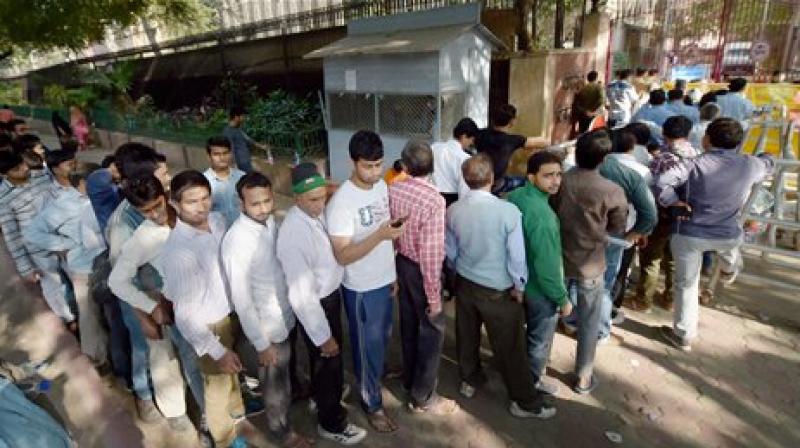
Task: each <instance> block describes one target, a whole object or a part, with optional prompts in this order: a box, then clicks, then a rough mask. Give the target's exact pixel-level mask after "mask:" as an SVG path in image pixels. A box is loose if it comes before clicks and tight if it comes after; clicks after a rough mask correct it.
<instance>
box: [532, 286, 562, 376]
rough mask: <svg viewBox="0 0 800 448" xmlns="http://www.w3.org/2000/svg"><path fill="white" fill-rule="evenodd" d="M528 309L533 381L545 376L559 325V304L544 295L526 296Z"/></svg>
mask: <svg viewBox="0 0 800 448" xmlns="http://www.w3.org/2000/svg"><path fill="white" fill-rule="evenodd" d="M525 308H526V311H527V314H526V320H527V338H528V363H529V364H530V369H531V376H532V377H533V383H534V384H536V383H538V382H539V380H540V379H541V377H543V376H544V372H545V368H546V367H547V361H548V360H549V359H550V351H551V350H552V348H553V335H554V334H555V332H556V326H558V305H556V304H555V302H553V301H552V300H550V299H546V298H544V297H532V296H528V295H526V296H525Z"/></svg>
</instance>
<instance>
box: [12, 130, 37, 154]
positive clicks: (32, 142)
mask: <svg viewBox="0 0 800 448" xmlns="http://www.w3.org/2000/svg"><path fill="white" fill-rule="evenodd" d="M41 143H42V139H41V138H39V136H38V135H36V134H22V135H20V136H19V137H17V138H15V139H14V141H13V143H12V146H13V147H14V149H15V150H16V151H19V152H23V151H27V150H29V149H33V148H35V147H36V145H38V144H41Z"/></svg>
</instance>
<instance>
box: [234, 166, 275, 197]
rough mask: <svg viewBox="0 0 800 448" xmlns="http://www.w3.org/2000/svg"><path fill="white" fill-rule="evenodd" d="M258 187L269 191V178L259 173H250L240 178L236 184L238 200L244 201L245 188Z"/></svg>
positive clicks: (270, 187) (270, 185) (270, 186)
mask: <svg viewBox="0 0 800 448" xmlns="http://www.w3.org/2000/svg"><path fill="white" fill-rule="evenodd" d="M258 187H261V188H269V189H270V190H271V189H272V182H270V180H269V177H267V176H265V175H263V174H261V173H259V172H258V171H250V172H249V173H247V174H245V175H244V176H242V178H241V179H239V181H238V182H236V193H237V194H238V195H239V199H241V200H244V189H245V188H258Z"/></svg>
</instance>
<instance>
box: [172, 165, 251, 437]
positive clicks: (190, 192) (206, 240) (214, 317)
mask: <svg viewBox="0 0 800 448" xmlns="http://www.w3.org/2000/svg"><path fill="white" fill-rule="evenodd" d="M170 199H171V200H170V202H171V204H172V205H173V207H175V210H176V211H177V214H178V219H177V221H176V223H175V228H174V229H173V230H172V232H171V233H170V235H169V238H168V239H167V242H166V244H165V245H164V249H163V251H164V253H166V254H169V257H164V258H163V260H162V268H163V270H164V295H165V296H166V297H167V299H169V300H170V301H172V303H173V304H174V307H175V323H176V324H177V325H178V330H180V332H181V334H183V336H184V337H185V338H186V339H187V340H188V341H189V344H191V346H192V347H193V348H194V350H195V352H196V353H197V356H199V357H200V372H201V373H202V375H203V386H204V390H203V395H204V402H205V403H207V406H206V420H207V423H208V429H209V431H210V432H211V436H212V438H213V439H214V444H215V446H218V447H228V446H231V445H233V446H242V444H244V443H246V442H244V440H242V439H240V438H237V437H236V421H235V420H234V418H233V417H232V416H234V415H243V414H244V404H243V403H242V396H241V393H240V388H239V378H238V376H237V374H238V373H239V372H240V371H241V370H242V362H241V360H240V359H239V357H238V356H237V355H236V353H234V351H233V347H234V343H235V340H236V337H237V333H238V326H239V324H238V322H237V320H236V317H235V316H233V315H231V313H232V311H233V310H232V307H231V303H230V300H229V298H228V291H227V287H226V284H225V278H224V275H223V273H222V268H221V263H220V262H219V249H220V244H221V243H222V237H223V235H224V234H225V219H224V218H223V217H222V215H220V214H218V213H211V185H209V183H208V179H206V178H205V176H203V174H202V173H200V172H199V171H194V170H187V171H184V172H182V173H180V174H178V175H177V176H175V178H173V179H172V182H171V183H170ZM237 439H238V440H237ZM235 444H238V445H235Z"/></svg>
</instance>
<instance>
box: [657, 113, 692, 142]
mask: <svg viewBox="0 0 800 448" xmlns="http://www.w3.org/2000/svg"><path fill="white" fill-rule="evenodd" d="M661 128H662V132H661V133H662V134H663V135H664V137H666V138H673V139H674V138H687V137H689V134H690V133H691V132H692V120H690V119H688V118H686V117H685V116H683V115H675V116H672V117H669V118H667V120H666V121H665V122H664V125H663V126H662V127H661Z"/></svg>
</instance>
